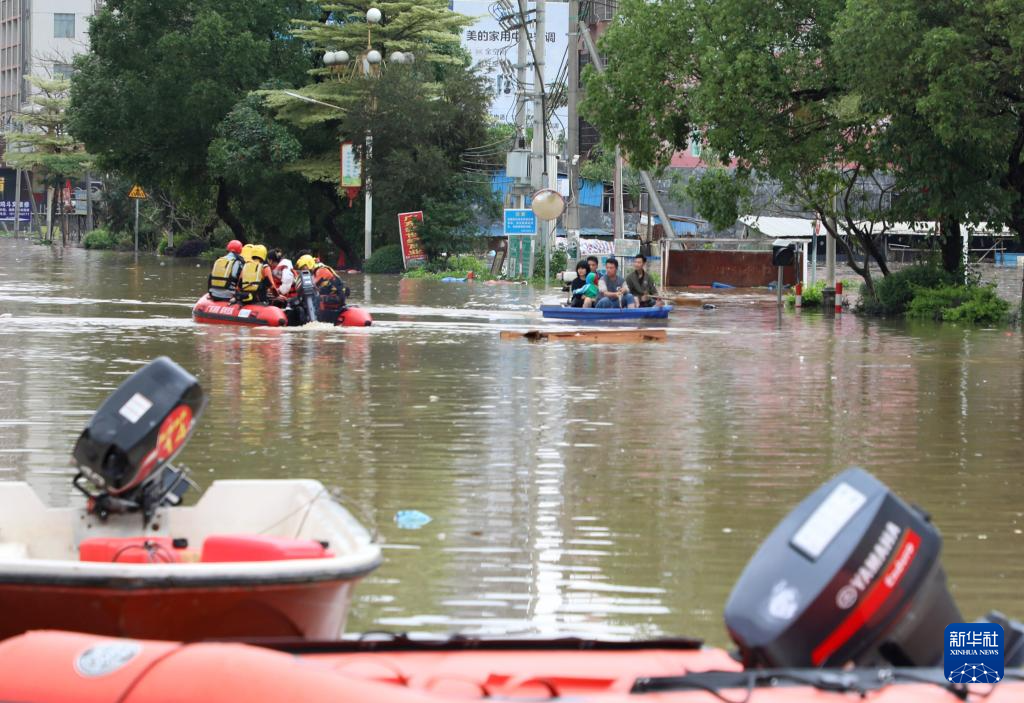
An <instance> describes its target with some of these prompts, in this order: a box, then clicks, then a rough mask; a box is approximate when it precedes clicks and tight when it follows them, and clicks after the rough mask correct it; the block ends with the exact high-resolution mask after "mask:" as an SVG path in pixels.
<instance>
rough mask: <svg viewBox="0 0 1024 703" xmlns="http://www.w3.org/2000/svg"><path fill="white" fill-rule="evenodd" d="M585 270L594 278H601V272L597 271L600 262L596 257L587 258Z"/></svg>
mask: <svg viewBox="0 0 1024 703" xmlns="http://www.w3.org/2000/svg"><path fill="white" fill-rule="evenodd" d="M587 268H589V269H590V271H591V273H593V274H594V276H595V277H597V278H600V277H601V272H600V271H599V270H598V269H599V268H601V260H600V259H598V258H597V257H596V256H593V255H591V256H588V257H587Z"/></svg>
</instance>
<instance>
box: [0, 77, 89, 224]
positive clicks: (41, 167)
mask: <svg viewBox="0 0 1024 703" xmlns="http://www.w3.org/2000/svg"><path fill="white" fill-rule="evenodd" d="M27 80H28V82H29V84H30V85H31V86H32V87H33V88H34V91H33V94H32V97H31V98H30V102H31V103H32V105H34V106H35V109H33V110H29V111H26V112H24V113H22V115H21V117H20V118H19V119H18V124H19V125H20V128H21V129H20V131H18V132H11V133H10V134H8V136H7V148H6V151H5V153H4V161H5V162H6V163H7V164H8V165H9V166H12V167H14V168H21V169H26V170H28V171H31V172H32V174H33V176H34V177H35V178H42V179H43V182H44V183H46V185H47V186H50V187H51V188H53V189H54V190H48V193H50V194H52V193H53V192H54V191H55V192H56V193H57V194H58V201H59V200H60V195H59V194H60V193H62V192H63V188H61V187H60V186H61V184H62V182H63V180H64V178H65V177H68V176H74V177H77V176H79V175H80V174H81V173H82V172H83V171H84V170H85V166H86V164H87V163H89V162H90V160H91V157H90V155H89V154H87V153H86V151H85V147H84V146H83V145H82V144H81V143H80V142H78V141H77V140H76V139H75V138H74V137H73V136H72V135H71V133H70V132H69V130H68V124H67V122H68V119H67V107H68V90H69V88H70V83H69V82H68V81H67V80H64V79H61V78H49V79H48V78H40V77H38V76H29V77H28V79H27ZM60 204H61V205H64V203H60ZM53 205H54V203H53V198H52V197H51V196H50V195H48V197H47V203H46V206H47V209H48V211H49V213H50V217H49V218H48V220H49V222H50V228H49V232H48V233H47V238H48V239H49V240H50V241H53V220H54V218H53ZM60 209H61V210H62V211H63V209H64V208H63V207H61V208H60ZM61 236H62V237H63V238H65V240H66V238H67V227H66V226H65V227H62V228H61Z"/></svg>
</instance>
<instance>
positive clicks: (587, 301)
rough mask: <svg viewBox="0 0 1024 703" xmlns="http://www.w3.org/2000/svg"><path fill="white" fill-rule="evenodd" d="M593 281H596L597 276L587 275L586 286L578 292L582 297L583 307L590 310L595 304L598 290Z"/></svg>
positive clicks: (594, 274) (593, 274)
mask: <svg viewBox="0 0 1024 703" xmlns="http://www.w3.org/2000/svg"><path fill="white" fill-rule="evenodd" d="M595 281H597V274H596V273H593V272H591V273H588V274H587V285H585V286H583V287H582V288H581V289H580V290H579V294H580V295H581V296H583V307H585V308H592V307H594V305H596V304H597V293H598V290H597V283H595Z"/></svg>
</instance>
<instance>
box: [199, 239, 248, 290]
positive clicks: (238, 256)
mask: <svg viewBox="0 0 1024 703" xmlns="http://www.w3.org/2000/svg"><path fill="white" fill-rule="evenodd" d="M244 264H245V260H244V259H242V243H241V242H240V241H238V240H237V239H232V240H231V241H230V242H228V246H227V253H226V254H225V255H224V256H222V257H220V258H219V259H217V260H216V261H214V262H213V269H212V270H211V271H210V275H209V276H208V277H207V279H206V285H207V287H208V288H209V289H210V297H211V298H213V299H214V300H231V299H232V298H234V297H235V294H236V293H237V292H238V282H239V280H240V279H241V275H242V266H243V265H244Z"/></svg>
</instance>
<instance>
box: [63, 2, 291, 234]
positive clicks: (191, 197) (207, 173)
mask: <svg viewBox="0 0 1024 703" xmlns="http://www.w3.org/2000/svg"><path fill="white" fill-rule="evenodd" d="M306 9H307V5H306V3H305V2H303V1H302V0H244V1H243V0H217V1H216V2H214V1H213V0H161V2H150V1H149V0H109V1H108V2H105V3H103V4H102V6H101V8H100V10H99V11H98V12H97V13H96V15H95V16H94V17H93V19H92V21H91V23H90V28H89V41H90V51H89V53H87V54H82V55H80V56H78V57H77V58H76V59H75V68H76V73H75V75H74V77H73V79H72V84H71V107H70V110H69V114H70V126H71V129H72V131H73V133H74V134H75V135H76V136H77V137H78V138H79V139H81V140H82V141H83V142H85V144H86V146H87V147H88V148H89V149H90V150H91V151H92V152H93V153H95V154H97V156H98V159H99V163H100V165H101V166H102V167H103V168H104V169H106V170H113V171H118V172H121V173H123V174H125V175H126V176H127V177H129V178H131V179H132V180H135V181H137V182H141V183H144V184H146V185H147V186H150V187H152V188H156V187H159V188H162V189H164V190H165V191H167V192H169V193H174V194H175V195H176V196H177V197H178V198H179V199H182V200H185V201H187V202H190V203H193V204H197V203H203V204H206V205H207V207H208V205H209V203H210V200H211V193H214V192H217V195H218V196H219V197H218V198H217V200H216V202H217V204H218V206H220V207H218V214H220V215H221V217H222V218H224V219H225V221H227V223H228V224H229V225H232V227H233V228H237V227H239V223H238V222H237V219H236V218H235V217H234V216H233V214H232V213H231V212H230V210H225V209H224V208H228V207H229V203H230V200H231V197H232V195H233V194H234V193H236V192H237V191H238V188H239V185H240V184H238V183H236V182H233V181H232V180H230V178H229V177H227V176H222V175H221V176H218V175H216V174H214V173H212V172H211V170H210V165H211V159H210V158H209V157H210V154H209V148H210V146H211V143H212V142H213V141H214V139H216V138H217V137H218V131H217V130H218V127H219V126H220V125H221V122H222V120H224V119H225V117H226V116H227V115H228V114H229V113H230V112H231V111H232V109H233V108H234V107H235V106H236V104H237V103H238V102H239V101H240V100H242V99H243V98H245V97H246V96H247V94H248V93H249V92H250V91H251V90H254V89H256V88H258V87H260V86H261V85H264V84H265V83H267V82H268V81H274V80H282V81H285V82H289V83H294V82H296V81H300V80H301V79H302V77H303V72H304V70H305V69H306V68H307V67H308V65H309V58H308V56H307V55H306V53H305V52H306V48H305V46H304V45H303V43H302V42H301V41H299V40H298V39H297V38H296V37H293V36H290V35H289V34H288V32H287V30H288V28H289V26H290V23H291V20H292V18H294V17H296V16H298V15H300V14H301V13H303V12H305V11H306ZM221 136H222V137H223V136H224V133H223V131H222V133H221ZM239 233H240V234H243V235H244V231H242V232H239Z"/></svg>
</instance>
